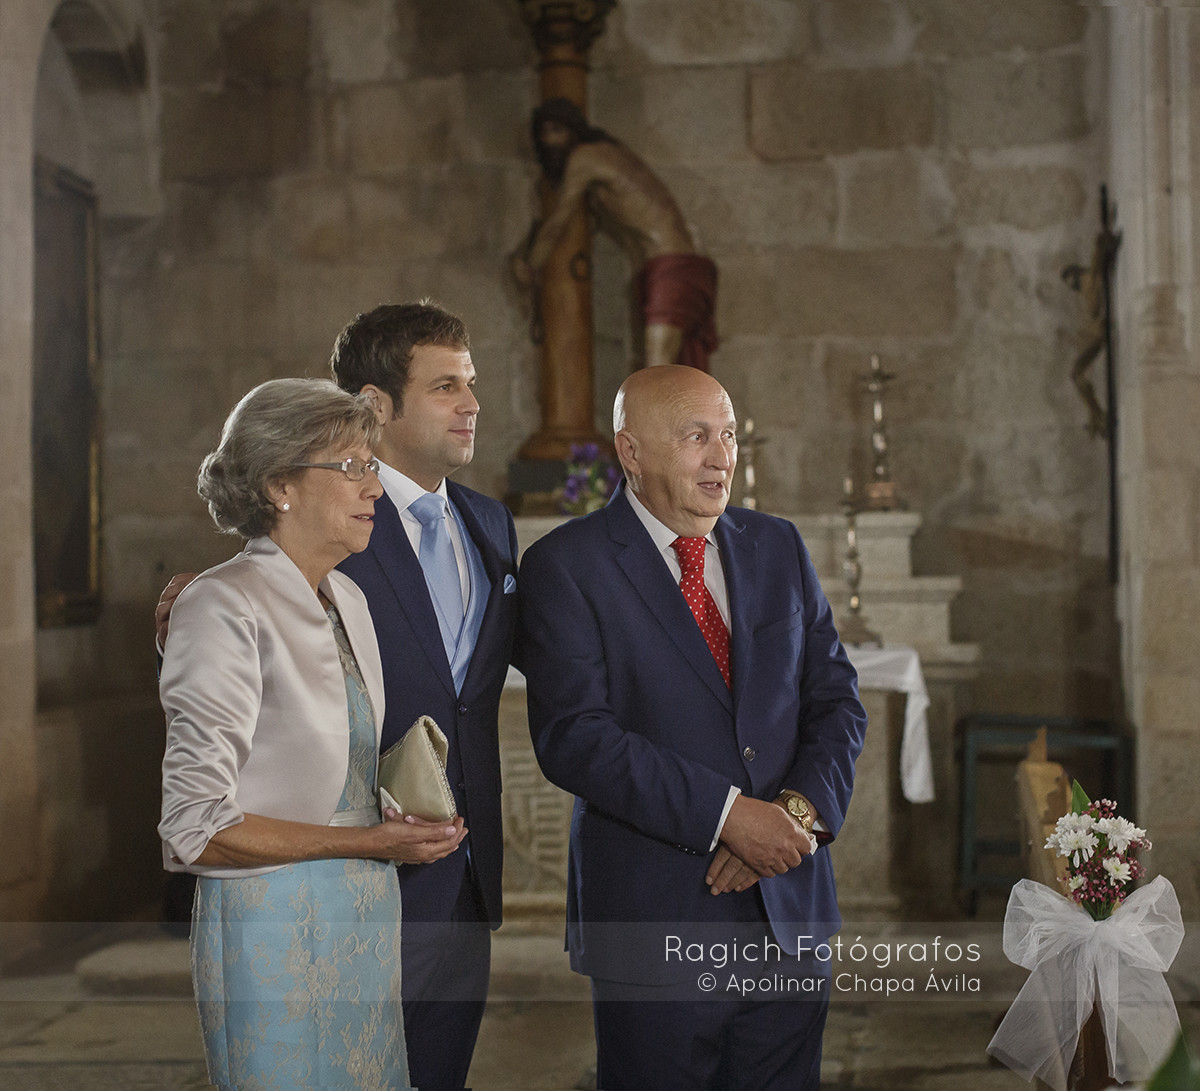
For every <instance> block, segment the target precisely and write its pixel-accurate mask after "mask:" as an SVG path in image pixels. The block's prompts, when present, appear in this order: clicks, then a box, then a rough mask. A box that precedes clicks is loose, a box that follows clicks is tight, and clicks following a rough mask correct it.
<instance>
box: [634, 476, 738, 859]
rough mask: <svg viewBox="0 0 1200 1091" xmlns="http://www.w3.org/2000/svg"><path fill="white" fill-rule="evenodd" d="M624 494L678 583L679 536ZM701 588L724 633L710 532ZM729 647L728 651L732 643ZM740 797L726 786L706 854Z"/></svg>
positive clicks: (720, 579)
mask: <svg viewBox="0 0 1200 1091" xmlns="http://www.w3.org/2000/svg"><path fill="white" fill-rule="evenodd" d="M625 494H626V496H628V497H629V503H630V506H631V507H632V508H633V510H634V512H635V513H636V515H637V517H638V518H639V519H640V520H641V521H642V526H644V527H645V528H646V532H647V533H648V534H649V535H650V537H651V538H652V539H653V540H654V544H655V545H656V546H657V547H658V552H659V556H661V557H662V559H663V561H664V562H665V563H666V566H667V568H668V569H670V571H671V578H672V579H673V580H674V581H675V582H676V583H679V581H680V580H681V579H683V569H682V568H681V567H680V565H679V556H678V554H676V552H675V550H674V548H673V547H672V545H671V543H672V542H674V541H675V539H676V538H679V537H681V536H680V535H678V534H676V533H675V532H674V531H673V530H672V529H671V528H670V527H669V526H667V525H666V524H665V523H663V522H662V521H661V520H659V519H658V518H656V517H655V516H654V515H651V514H650V511H649V509H648V508H647V507H646V505H645V504H643V503H642V502H641V500H639V499H638V495H637V493H635V492H634V491H633V489H626V491H625ZM704 586H705V587H707V588H708V593H709V594H710V595H712V597H713V602H715V603H716V604H717V612H718V613H719V614H720V615H721V620H722V621H723V622H724V623H725V628H726V630H728V629H729V590H728V588H727V587H726V586H725V568H724V566H723V565H722V564H721V551H720V550H719V549H718V548H717V543H716V540H715V539H714V538H713V534H712V531H709V532H708V534H706V535H705V536H704ZM730 648H731V650H732V643H731V645H730ZM741 794H742V790H741V789H740V788H739V787H737V785H736V784H731V785H730V786H729V795H728V796H727V797H726V799H725V806H724V808H723V809H722V810H721V817H720V819H719V820H718V822H717V831H716V833H714V834H713V839H712V844H711V845H709V846H708V851H709V852H712V850H713V849H715V848H716V847H717V842H718V841H720V840H721V830H722V829H724V827H725V819H726V817H728V815H729V809H730V807H732V806H733V801H734V800H735V799H737V797H738V796H739V795H741Z"/></svg>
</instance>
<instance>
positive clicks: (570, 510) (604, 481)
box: [559, 443, 621, 515]
mask: <svg viewBox="0 0 1200 1091" xmlns="http://www.w3.org/2000/svg"><path fill="white" fill-rule="evenodd" d="M620 480H621V467H620V466H619V465H618V464H617V463H615V462H613V461H612V460H611V459H609V458H604V457H603V456H602V455H601V454H600V447H599V445H598V444H595V443H572V444H571V461H570V462H569V463H568V464H567V480H566V481H565V482H564V483H563V487H562V496H561V499H560V501H559V509H560V510H561V511H562V513H563V514H564V515H586V514H587V513H588V512H590V511H598V510H599V509H600V508H602V507H604V505H605V504H607V503H608V500H609V497H611V496H612V494H613V491H614V490H615V489H616V487H617V482H618V481H620Z"/></svg>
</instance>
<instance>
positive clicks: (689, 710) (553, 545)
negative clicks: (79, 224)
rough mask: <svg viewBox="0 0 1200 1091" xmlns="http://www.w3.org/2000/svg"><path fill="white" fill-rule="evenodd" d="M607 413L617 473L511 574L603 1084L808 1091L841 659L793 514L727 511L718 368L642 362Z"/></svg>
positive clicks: (848, 731)
mask: <svg viewBox="0 0 1200 1091" xmlns="http://www.w3.org/2000/svg"><path fill="white" fill-rule="evenodd" d="M614 429H615V431H616V449H617V454H618V457H619V458H620V460H621V465H622V467H623V469H624V471H625V477H626V485H625V487H624V488H623V489H622V490H621V492H620V493H619V494H618V495H617V496H616V497H615V498H614V499H613V500H612V502H611V503H610V504H609V505H608V506H607V507H606V508H605V509H604V510H603V511H600V512H597V513H595V514H593V515H589V516H586V517H585V518H582V519H578V520H575V521H573V522H571V523H568V524H566V525H565V526H563V527H561V528H559V529H557V530H555V531H554V532H552V533H551V534H549V535H547V536H546V537H545V538H543V539H541V540H540V541H539V542H536V543H534V544H533V545H532V546H531V547H530V548H529V549H528V550H527V552H526V553H525V557H524V560H523V562H522V568H521V581H522V587H521V614H522V616H521V641H522V652H523V658H524V670H525V675H526V679H527V684H528V698H529V719H530V730H531V732H532V736H533V742H534V747H535V750H536V752H537V756H538V759H539V761H540V763H541V766H542V769H543V770H544V771H545V773H546V775H547V776H548V777H549V779H550V780H551V781H553V782H554V783H555V784H558V785H559V786H561V787H562V788H564V789H566V790H567V791H569V792H572V793H574V795H575V796H576V797H577V798H576V804H575V813H574V817H573V820H572V824H571V842H570V859H569V865H568V867H569V879H568V924H567V937H568V949H569V950H570V954H571V962H572V966H573V967H574V968H575V969H576V970H578V971H579V972H581V973H585V974H588V975H589V976H590V977H591V978H592V995H593V1006H594V1014H595V1029H596V1041H597V1054H598V1079H597V1085H598V1086H599V1087H600V1088H603V1089H605V1091H619V1089H629V1091H634V1089H636V1091H644V1089H645V1088H650V1087H653V1088H655V1089H656V1091H661V1089H670V1088H680V1089H684V1088H686V1089H687V1091H695V1089H697V1088H711V1089H713V1091H718V1089H720V1091H731V1089H736V1088H745V1089H751V1088H752V1089H754V1091H763V1089H778V1091H783V1089H786V1091H798V1089H809V1091H816V1089H817V1087H818V1085H819V1081H820V1059H821V1034H822V1031H823V1029H824V1022H825V1015H826V1011H827V1002H828V976H827V969H828V968H827V964H822V963H821V962H820V960H819V958H817V957H814V955H813V950H814V949H815V948H819V945H820V943H821V941H822V940H824V939H825V938H827V937H828V936H829V935H830V934H831V933H832V932H833V931H835V930H836V928H837V927H838V923H839V920H838V913H837V903H836V897H835V891H834V883H833V873H832V870H831V868H830V861H829V853H828V851H827V850H826V849H825V848H824V847H822V842H824V841H828V840H829V839H831V838H832V837H834V836H835V835H836V834H837V832H838V829H839V827H840V826H841V824H842V819H843V817H844V815H845V812H846V807H847V805H848V804H849V801H850V791H851V785H852V782H853V776H854V762H855V759H856V757H857V755H858V753H859V750H860V749H861V747H862V740H863V732H864V729H865V727H866V716H865V713H864V711H863V708H862V705H861V704H860V703H859V700H858V692H857V679H856V675H855V672H854V668H853V667H852V666H851V664H850V662H849V659H848V658H847V656H846V653H845V651H844V650H843V648H842V646H841V644H840V643H839V641H838V636H837V633H836V631H835V630H834V626H833V621H832V616H831V611H830V608H829V603H828V602H827V601H826V598H825V596H824V594H823V593H822V591H821V588H820V585H819V584H818V582H817V577H816V573H815V572H814V570H813V566H812V562H811V560H810V559H809V556H808V552H807V550H806V549H805V547H804V544H803V542H802V541H801V540H800V536H799V534H798V533H797V532H796V529H795V527H794V526H793V525H792V524H791V523H789V522H786V521H785V520H782V519H777V518H774V517H772V516H768V515H764V514H762V513H759V512H753V511H744V510H733V511H726V505H727V503H728V500H729V487H730V483H731V481H732V477H733V471H734V466H735V464H736V461H737V444H736V438H735V436H736V421H735V418H734V412H733V406H732V405H731V403H730V400H729V397H728V395H727V394H726V393H725V391H724V389H722V387H721V386H720V384H719V383H718V382H717V381H716V380H715V379H713V378H712V377H711V376H709V375H706V374H704V373H703V372H700V371H697V370H695V369H692V368H685V367H676V366H666V367H655V368H648V369H645V370H642V371H638V372H635V373H634V374H633V375H632V376H630V378H629V379H627V380H626V382H625V383H624V385H623V386H622V387H621V390H620V392H619V393H618V395H617V402H616V407H615V411H614ZM735 944H736V946H735ZM739 960H740V961H739ZM706 971H713V974H712V976H705V973H706ZM747 977H750V978H753V979H754V980H756V981H761V980H763V979H767V980H768V981H769V982H773V984H772V985H771V987H770V988H768V989H767V990H766V993H765V996H764V994H763V992H762V991H758V992H757V995H753V994H746V993H744V992H743V990H742V989H741V987H740V986H738V985H737V984H735V982H740V981H741V980H743V979H745V978H747ZM789 982H790V983H791V984H789ZM759 997H763V998H762V999H760V998H759Z"/></svg>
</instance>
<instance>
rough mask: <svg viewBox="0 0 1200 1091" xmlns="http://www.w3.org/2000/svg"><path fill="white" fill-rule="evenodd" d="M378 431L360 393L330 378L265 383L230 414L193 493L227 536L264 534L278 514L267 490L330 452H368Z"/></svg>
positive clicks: (275, 380) (368, 407) (239, 403)
mask: <svg viewBox="0 0 1200 1091" xmlns="http://www.w3.org/2000/svg"><path fill="white" fill-rule="evenodd" d="M380 429H381V426H380V425H379V423H378V422H377V421H376V419H375V411H374V410H373V409H372V408H371V406H370V404H369V403H368V401H367V399H366V398H365V397H363V396H362V395H361V394H349V393H347V392H346V391H344V390H342V389H341V388H340V387H338V386H337V385H336V384H334V383H331V382H330V381H329V380H328V379H271V380H270V381H268V382H265V383H262V384H261V385H260V386H256V387H255V388H254V389H253V390H251V391H250V393H249V394H247V395H246V396H245V397H244V398H242V400H241V401H240V402H238V403H237V405H235V406H234V407H233V412H231V413H230V414H229V417H228V419H227V420H226V421H225V427H224V428H222V429H221V442H220V443H219V444H218V445H217V449H216V450H215V451H213V452H212V453H211V454H209V455H206V456H205V459H204V461H203V462H201V463H200V475H199V478H198V480H197V482H196V491H197V492H199V494H200V496H201V498H202V499H203V500H205V501H206V502H207V504H208V510H209V513H210V514H211V515H212V517H213V522H215V523H216V524H217V526H218V527H219V528H220V529H221V530H222V531H224V532H225V533H226V534H240V535H241V536H242V537H243V538H258V537H261V536H262V535H264V534H269V533H270V531H271V528H272V527H274V525H275V520H276V518H277V517H278V514H279V513H278V512H277V511H276V510H275V505H274V503H273V502H272V500H271V497H270V494H269V493H268V491H267V490H268V488H269V487H270V486H271V485H273V484H277V483H279V482H281V481H284V480H286V479H287V478H288V477H289V476H291V475H292V474H294V473H297V472H298V471H297V469H296V467H297V465H298V464H299V463H301V462H312V461H315V456H316V455H318V454H319V453H320V452H322V451H328V450H330V449H337V448H345V447H351V446H354V445H357V444H360V443H361V444H362V445H364V446H365V447H367V448H368V449H370V450H374V448H375V445H376V444H377V443H378V442H379V434H380Z"/></svg>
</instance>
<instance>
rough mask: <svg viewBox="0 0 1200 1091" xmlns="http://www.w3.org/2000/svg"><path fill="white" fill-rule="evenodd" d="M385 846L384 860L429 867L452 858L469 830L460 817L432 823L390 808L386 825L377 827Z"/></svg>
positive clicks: (384, 817)
mask: <svg viewBox="0 0 1200 1091" xmlns="http://www.w3.org/2000/svg"><path fill="white" fill-rule="evenodd" d="M373 829H374V831H375V832H376V833H378V834H379V836H380V839H381V841H382V843H383V851H381V852H380V854H379V858H380V859H381V860H392V861H394V862H395V863H397V864H429V863H432V862H433V861H434V860H440V859H441V858H442V857H443V856H449V855H450V853H452V852H454V851H455V849H457V848H458V846H459V845H461V844H462V839H463V838H464V837H466V836H467V827H466V825H465V824H464V822H463V818H462V816H461V815H459V816H458V817H457V818H455V819H453V820H452V821H450V822H431V821H429V820H428V819H424V818H418V817H417V816H416V815H413V814H410V815H401V814H399V813H398V812H397V811H394V810H392V808H391V807H388V808H387V809H385V810H384V812H383V822H382V823H381V824H380V825H378V826H375V827H373Z"/></svg>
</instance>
